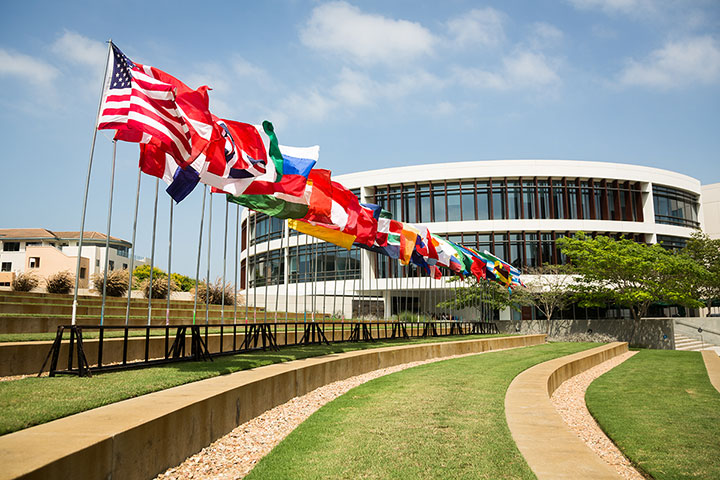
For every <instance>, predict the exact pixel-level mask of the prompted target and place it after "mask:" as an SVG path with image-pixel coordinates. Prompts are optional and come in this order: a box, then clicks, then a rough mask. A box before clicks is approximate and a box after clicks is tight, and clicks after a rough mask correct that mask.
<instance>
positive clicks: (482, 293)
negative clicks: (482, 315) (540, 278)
mask: <svg viewBox="0 0 720 480" xmlns="http://www.w3.org/2000/svg"><path fill="white" fill-rule="evenodd" d="M457 280H459V277H450V278H449V279H448V282H455V281H457ZM465 282H466V286H464V287H458V288H456V289H455V298H452V299H450V300H446V301H444V302H441V303H439V304H438V305H437V306H438V307H440V308H453V309H458V310H459V309H463V308H469V307H475V308H479V307H481V306H482V307H483V308H484V309H486V310H487V311H493V310H505V309H506V308H508V307H509V308H512V309H513V310H515V311H518V312H519V311H520V309H521V307H522V306H523V305H525V304H527V298H526V297H525V296H524V295H523V294H522V290H523V289H522V288H519V289H516V290H515V291H514V292H513V293H510V291H508V289H507V287H505V286H503V285H500V284H498V283H495V282H490V281H482V282H478V281H477V280H476V279H475V278H474V277H473V278H471V277H468V278H466V279H465Z"/></svg>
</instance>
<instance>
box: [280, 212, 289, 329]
mask: <svg viewBox="0 0 720 480" xmlns="http://www.w3.org/2000/svg"><path fill="white" fill-rule="evenodd" d="M283 235H284V236H285V237H287V243H286V244H285V251H284V252H283V260H284V262H283V265H284V267H283V276H282V278H283V282H284V283H285V323H287V321H288V308H289V306H290V296H289V295H290V293H289V292H290V287H289V284H290V230H289V227H288V223H287V221H284V222H283ZM285 335H286V336H287V332H286V333H285Z"/></svg>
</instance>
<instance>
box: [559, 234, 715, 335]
mask: <svg viewBox="0 0 720 480" xmlns="http://www.w3.org/2000/svg"><path fill="white" fill-rule="evenodd" d="M558 246H559V247H560V249H561V250H562V252H563V253H564V254H565V255H567V256H568V257H569V258H570V260H571V262H572V265H573V268H574V270H575V273H577V274H578V276H577V277H576V279H575V282H574V283H573V290H574V292H575V293H576V295H577V298H578V299H579V300H580V302H579V303H580V305H581V306H605V305H608V304H610V305H618V306H622V307H626V308H629V309H630V311H631V313H632V316H633V319H634V320H636V321H637V320H640V319H641V318H642V317H643V316H645V315H646V314H647V311H648V308H649V307H650V305H652V304H653V303H657V302H665V303H670V304H677V305H684V306H686V307H697V306H701V305H702V303H701V302H699V301H698V294H697V290H696V283H695V279H696V278H698V277H699V276H702V275H703V269H702V267H701V266H700V265H698V263H697V262H695V261H694V260H692V259H691V258H690V257H688V256H687V255H681V254H675V253H673V252H669V251H667V250H665V249H664V248H663V247H661V246H660V245H657V244H655V245H646V244H643V243H638V242H634V241H632V240H628V239H621V240H615V239H612V238H610V237H606V236H597V237H595V238H591V237H588V236H587V235H585V234H584V233H583V232H579V233H578V234H576V235H575V236H574V237H565V238H562V239H560V240H559V241H558Z"/></svg>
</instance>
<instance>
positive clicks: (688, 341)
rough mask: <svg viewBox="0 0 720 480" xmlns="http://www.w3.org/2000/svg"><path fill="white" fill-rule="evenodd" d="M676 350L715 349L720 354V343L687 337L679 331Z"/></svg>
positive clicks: (696, 350) (676, 338)
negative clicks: (715, 343)
mask: <svg viewBox="0 0 720 480" xmlns="http://www.w3.org/2000/svg"><path fill="white" fill-rule="evenodd" d="M675 350H688V351H692V352H698V351H700V350H713V351H714V352H716V353H717V354H718V355H720V345H714V344H712V343H708V342H703V341H700V340H697V339H694V338H690V337H686V336H685V335H681V334H679V333H676V334H675Z"/></svg>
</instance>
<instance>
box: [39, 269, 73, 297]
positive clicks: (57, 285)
mask: <svg viewBox="0 0 720 480" xmlns="http://www.w3.org/2000/svg"><path fill="white" fill-rule="evenodd" d="M45 282H46V285H45V289H46V290H47V291H48V293H64V294H68V293H70V292H71V291H72V289H73V287H74V286H75V276H74V275H73V274H72V273H70V272H69V271H67V270H64V271H62V272H57V273H56V274H54V275H50V276H49V277H48V278H47V279H46V280H45Z"/></svg>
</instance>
